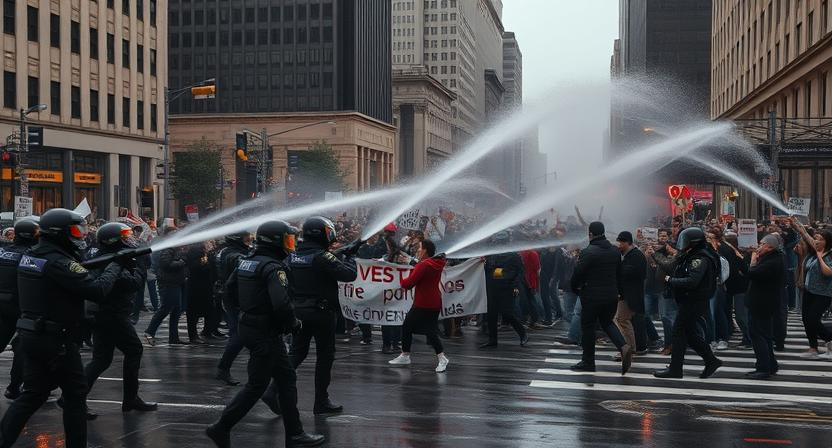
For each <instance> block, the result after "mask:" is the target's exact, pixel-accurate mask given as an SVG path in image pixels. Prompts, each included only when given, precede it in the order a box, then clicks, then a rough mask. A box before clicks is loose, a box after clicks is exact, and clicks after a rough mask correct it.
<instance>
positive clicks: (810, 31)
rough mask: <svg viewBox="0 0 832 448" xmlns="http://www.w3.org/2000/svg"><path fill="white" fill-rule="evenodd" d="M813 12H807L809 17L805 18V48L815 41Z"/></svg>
mask: <svg viewBox="0 0 832 448" xmlns="http://www.w3.org/2000/svg"><path fill="white" fill-rule="evenodd" d="M814 18H815V12H814V11H812V12H810V13H809V18H808V19H807V23H806V48H809V47H811V46H812V43H814V41H815V33H814V31H815V20H814Z"/></svg>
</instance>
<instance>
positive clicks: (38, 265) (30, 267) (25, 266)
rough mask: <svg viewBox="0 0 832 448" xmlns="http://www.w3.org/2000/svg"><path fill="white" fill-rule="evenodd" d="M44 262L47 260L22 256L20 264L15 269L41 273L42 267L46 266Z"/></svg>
mask: <svg viewBox="0 0 832 448" xmlns="http://www.w3.org/2000/svg"><path fill="white" fill-rule="evenodd" d="M46 261H47V260H46V259H44V258H37V257H32V256H30V255H24V256H22V257H21V258H20V264H19V265H17V267H18V269H20V270H23V271H28V272H37V273H42V272H43V269H44V267H45V266H46Z"/></svg>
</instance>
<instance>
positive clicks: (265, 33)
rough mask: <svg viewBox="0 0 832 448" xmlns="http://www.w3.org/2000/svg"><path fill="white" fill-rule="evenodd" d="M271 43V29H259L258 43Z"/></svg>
mask: <svg viewBox="0 0 832 448" xmlns="http://www.w3.org/2000/svg"><path fill="white" fill-rule="evenodd" d="M268 44H269V30H257V45H268Z"/></svg>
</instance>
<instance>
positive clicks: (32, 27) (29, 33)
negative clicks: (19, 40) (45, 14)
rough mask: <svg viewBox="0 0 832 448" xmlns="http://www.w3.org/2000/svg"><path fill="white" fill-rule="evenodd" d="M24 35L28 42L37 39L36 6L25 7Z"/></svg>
mask: <svg viewBox="0 0 832 448" xmlns="http://www.w3.org/2000/svg"><path fill="white" fill-rule="evenodd" d="M26 37H27V38H28V39H29V42H37V41H38V8H35V7H33V6H27V7H26Z"/></svg>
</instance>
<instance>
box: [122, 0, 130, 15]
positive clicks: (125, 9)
mask: <svg viewBox="0 0 832 448" xmlns="http://www.w3.org/2000/svg"><path fill="white" fill-rule="evenodd" d="M121 13H122V14H124V15H125V16H127V17H130V0H121Z"/></svg>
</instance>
